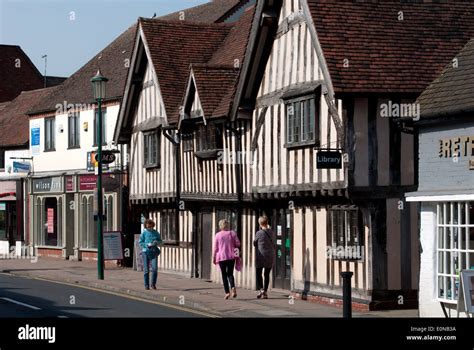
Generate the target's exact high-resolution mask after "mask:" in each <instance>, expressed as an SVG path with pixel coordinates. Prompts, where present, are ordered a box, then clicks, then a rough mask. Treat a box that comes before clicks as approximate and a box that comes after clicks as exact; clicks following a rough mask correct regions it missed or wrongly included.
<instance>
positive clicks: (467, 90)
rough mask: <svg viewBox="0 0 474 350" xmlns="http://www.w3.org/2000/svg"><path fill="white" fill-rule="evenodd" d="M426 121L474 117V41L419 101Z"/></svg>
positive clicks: (469, 43)
mask: <svg viewBox="0 0 474 350" xmlns="http://www.w3.org/2000/svg"><path fill="white" fill-rule="evenodd" d="M417 103H419V104H420V111H421V117H422V118H430V117H441V116H446V115H457V114H462V113H466V112H470V113H473V115H474V39H472V40H470V41H469V42H468V43H467V44H466V46H465V47H464V48H463V49H462V50H461V52H460V53H459V54H458V55H457V56H456V60H453V61H452V62H451V63H450V64H448V66H447V67H446V68H445V70H444V71H443V73H441V75H440V76H439V77H438V78H436V80H434V81H433V83H431V85H430V86H429V87H428V88H427V89H426V90H425V91H424V92H423V93H422V94H421V95H420V97H419V98H418V100H417Z"/></svg>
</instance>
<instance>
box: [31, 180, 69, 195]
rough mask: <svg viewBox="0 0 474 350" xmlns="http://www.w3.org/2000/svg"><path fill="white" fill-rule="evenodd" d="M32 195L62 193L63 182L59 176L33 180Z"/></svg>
mask: <svg viewBox="0 0 474 350" xmlns="http://www.w3.org/2000/svg"><path fill="white" fill-rule="evenodd" d="M33 192H34V193H47V192H63V182H62V179H61V177H60V176H57V177H47V178H44V179H33Z"/></svg>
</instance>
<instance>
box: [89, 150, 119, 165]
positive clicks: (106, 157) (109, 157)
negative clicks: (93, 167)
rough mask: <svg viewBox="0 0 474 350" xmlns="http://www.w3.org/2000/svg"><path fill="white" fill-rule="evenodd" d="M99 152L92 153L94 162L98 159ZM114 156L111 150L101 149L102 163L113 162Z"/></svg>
mask: <svg viewBox="0 0 474 350" xmlns="http://www.w3.org/2000/svg"><path fill="white" fill-rule="evenodd" d="M98 158H99V154H98V153H96V154H95V155H94V159H95V161H96V162H98V161H99V159H98ZM115 160H116V157H115V154H114V152H113V151H102V164H112V163H113V162H115Z"/></svg>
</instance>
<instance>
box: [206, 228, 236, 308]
mask: <svg viewBox="0 0 474 350" xmlns="http://www.w3.org/2000/svg"><path fill="white" fill-rule="evenodd" d="M219 228H220V229H221V231H220V232H218V233H217V234H216V237H215V238H214V254H213V258H212V261H213V263H214V265H216V264H219V266H220V268H221V273H222V281H223V282H224V290H225V299H229V297H230V290H229V284H230V287H231V288H232V297H233V298H235V297H237V291H236V289H235V281H234V266H235V259H236V258H237V257H238V256H239V248H240V241H239V238H238V237H237V234H236V233H235V232H234V231H232V230H230V225H229V221H227V220H226V219H222V220H221V221H219Z"/></svg>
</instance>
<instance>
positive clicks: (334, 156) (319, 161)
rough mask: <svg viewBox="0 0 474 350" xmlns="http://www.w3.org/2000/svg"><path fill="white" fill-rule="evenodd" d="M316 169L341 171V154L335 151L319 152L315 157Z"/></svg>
mask: <svg viewBox="0 0 474 350" xmlns="http://www.w3.org/2000/svg"><path fill="white" fill-rule="evenodd" d="M316 167H317V168H318V169H342V154H341V153H340V152H337V151H319V152H318V153H317V155H316Z"/></svg>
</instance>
